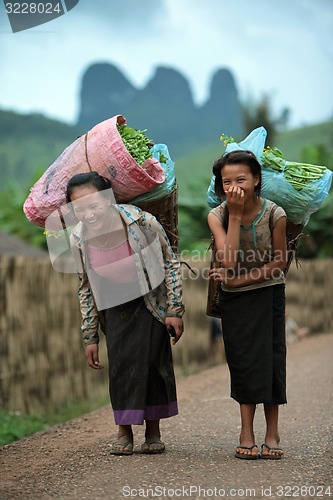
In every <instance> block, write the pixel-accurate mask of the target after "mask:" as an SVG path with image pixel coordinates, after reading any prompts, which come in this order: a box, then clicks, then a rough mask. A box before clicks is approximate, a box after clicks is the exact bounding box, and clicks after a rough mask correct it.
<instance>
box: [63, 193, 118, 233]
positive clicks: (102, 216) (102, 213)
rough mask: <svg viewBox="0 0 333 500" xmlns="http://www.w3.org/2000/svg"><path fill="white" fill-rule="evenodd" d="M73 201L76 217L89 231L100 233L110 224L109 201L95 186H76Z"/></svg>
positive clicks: (72, 196)
mask: <svg viewBox="0 0 333 500" xmlns="http://www.w3.org/2000/svg"><path fill="white" fill-rule="evenodd" d="M71 202H72V206H73V210H74V214H75V216H76V218H77V219H78V220H79V221H81V222H82V223H83V224H84V225H85V226H86V227H87V228H88V230H89V233H96V232H98V233H100V232H101V231H102V230H104V229H105V228H106V227H107V226H108V225H109V224H110V221H111V211H110V207H109V203H108V201H107V199H106V198H105V197H104V196H103V195H102V194H101V192H100V191H98V190H97V189H96V188H95V187H94V186H89V185H86V186H78V187H75V188H74V189H73V192H72V194H71Z"/></svg>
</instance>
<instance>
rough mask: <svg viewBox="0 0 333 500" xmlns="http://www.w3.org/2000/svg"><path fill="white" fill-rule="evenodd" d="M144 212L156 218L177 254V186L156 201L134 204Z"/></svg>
mask: <svg viewBox="0 0 333 500" xmlns="http://www.w3.org/2000/svg"><path fill="white" fill-rule="evenodd" d="M136 205H137V206H138V207H140V208H141V209H142V210H144V211H145V212H149V213H151V214H152V215H154V216H155V217H156V219H157V220H158V221H159V223H160V224H161V225H162V226H163V227H164V230H165V232H166V234H167V236H168V238H169V241H170V244H171V247H172V249H173V251H174V252H175V253H176V254H177V253H178V239H179V238H178V186H177V185H176V186H175V187H174V189H173V190H172V191H171V193H169V194H167V195H165V196H162V197H161V198H157V199H156V200H151V201H144V202H139V203H136Z"/></svg>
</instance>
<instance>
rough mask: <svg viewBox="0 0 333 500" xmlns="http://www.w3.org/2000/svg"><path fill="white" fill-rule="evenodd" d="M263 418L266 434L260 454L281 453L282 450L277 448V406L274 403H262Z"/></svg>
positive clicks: (278, 440)
mask: <svg viewBox="0 0 333 500" xmlns="http://www.w3.org/2000/svg"><path fill="white" fill-rule="evenodd" d="M264 411H265V418H266V436H265V444H267V446H265V445H264V446H263V449H262V455H264V456H267V455H283V451H282V450H281V449H279V442H280V436H279V430H278V422H279V406H278V405H274V404H264Z"/></svg>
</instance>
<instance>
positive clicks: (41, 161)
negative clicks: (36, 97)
mask: <svg viewBox="0 0 333 500" xmlns="http://www.w3.org/2000/svg"><path fill="white" fill-rule="evenodd" d="M79 135H80V132H79V131H78V130H77V129H76V128H75V127H71V126H70V125H67V124H65V123H62V122H59V121H56V120H51V119H49V118H46V117H45V116H43V115H41V114H19V113H14V112H13V111H4V110H0V162H1V177H2V182H1V185H0V190H4V189H6V188H7V187H8V182H9V180H10V179H15V180H16V181H17V182H18V184H19V185H20V186H21V187H26V186H28V185H29V183H30V182H31V179H32V178H33V176H34V175H35V173H36V171H39V172H44V171H45V170H46V169H47V168H48V167H49V165H51V163H53V162H54V160H55V159H56V158H57V157H58V156H59V155H60V153H61V152H62V151H63V150H64V149H65V148H66V147H67V146H68V145H69V144H71V143H72V142H73V141H74V140H75V139H76V138H77V137H78V136H79Z"/></svg>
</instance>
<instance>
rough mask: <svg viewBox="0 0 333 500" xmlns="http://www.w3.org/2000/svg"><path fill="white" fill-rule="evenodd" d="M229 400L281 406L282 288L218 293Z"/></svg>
mask: <svg viewBox="0 0 333 500" xmlns="http://www.w3.org/2000/svg"><path fill="white" fill-rule="evenodd" d="M219 305H220V310H221V314H222V329H223V339H224V344H225V352H226V359H227V363H228V366H229V371H230V379H231V397H232V398H233V399H235V400H236V401H237V402H238V403H240V404H250V403H254V404H258V403H271V404H285V403H286V402H287V399H286V337H285V286H284V285H273V286H267V287H263V288H256V289H253V290H248V291H244V292H226V291H223V290H222V291H221V293H220V304H219Z"/></svg>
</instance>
